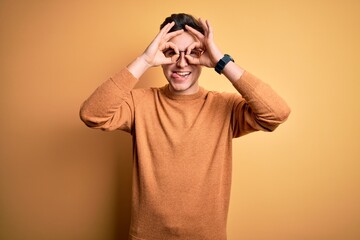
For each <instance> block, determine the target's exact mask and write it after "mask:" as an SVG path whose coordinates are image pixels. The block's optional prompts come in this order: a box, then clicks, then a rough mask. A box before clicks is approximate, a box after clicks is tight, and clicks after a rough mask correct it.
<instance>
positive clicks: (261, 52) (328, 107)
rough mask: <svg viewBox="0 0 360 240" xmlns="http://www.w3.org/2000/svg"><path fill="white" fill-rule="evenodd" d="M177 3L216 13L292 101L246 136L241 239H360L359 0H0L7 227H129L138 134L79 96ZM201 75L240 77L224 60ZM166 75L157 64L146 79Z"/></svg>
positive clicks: (24, 232) (234, 229)
mask: <svg viewBox="0 0 360 240" xmlns="http://www.w3.org/2000/svg"><path fill="white" fill-rule="evenodd" d="M173 12H187V13H192V14H194V15H195V16H197V17H203V18H206V19H209V20H210V22H211V23H212V25H213V27H214V30H215V41H216V43H217V44H218V46H219V47H220V48H221V49H222V50H223V52H226V53H229V54H231V55H232V56H233V57H234V58H235V60H236V62H237V63H238V64H239V65H241V66H242V67H244V68H245V69H247V70H248V71H250V72H251V73H253V74H255V75H257V76H258V77H260V78H261V79H263V80H264V81H265V82H267V83H269V84H270V85H271V86H272V87H273V88H274V89H275V90H276V91H277V92H278V93H279V94H280V95H281V96H283V97H284V98H285V99H286V101H287V102H288V104H289V105H290V106H291V108H292V114H291V115H290V118H289V119H288V121H287V122H286V123H285V124H284V125H282V126H280V127H279V128H278V129H277V130H276V131H275V132H274V133H261V132H259V133H254V134H251V135H248V136H245V137H243V138H240V139H236V140H234V161H233V162H234V164H233V166H234V169H233V186H232V195H231V204H230V213H229V221H228V236H229V239H230V240H241V239H244V240H272V239H274V240H282V239H284V240H289V239H291V240H296V239H299V240H304V239H306V240H322V239H324V240H332V239H336V240H343V239H346V240H356V239H360V173H359V170H360V163H359V160H360V144H359V143H360V140H359V137H360V135H359V133H360V127H359V125H360V124H359V118H360V94H359V91H360V82H359V80H360V66H359V65H360V64H359V63H360V1H357V0H353V1H351V0H341V1H340V0H338V1H333V0H328V1H325V0H311V1H310V0H301V1H300V0H298V1H291V0H290V1H285V0H271V1H270V0H269V1H265V0H227V1H218V0H217V1H210V0H208V1H194V0H192V1H187V0H182V1H159V0H152V1H147V0H146V1H145V0H142V1H140V0H139V1H136V0H133V1H100V0H99V1H67V0H64V1H55V0H54V1H51V0H50V1H45V0H44V1H41V0H38V1H35V0H34V1H10V0H3V1H0V34H1V35H0V83H1V87H0V91H1V92H0V98H1V100H0V107H1V115H0V123H1V125H0V128H1V133H0V136H1V139H0V143H1V145H0V146H1V149H0V150H1V151H0V159H1V161H0V239H4V240H17V239H27V240H29V239H31V240H32V239H37V240H38V239H45V240H82V239H83V240H112V239H126V235H127V231H128V225H129V217H130V216H129V214H130V212H129V207H130V191H131V186H130V184H131V153H132V150H131V137H130V136H129V135H127V134H126V133H123V132H119V131H117V132H112V133H105V132H101V131H95V130H90V129H88V128H86V127H85V125H83V123H82V122H80V119H79V117H78V110H79V106H80V104H81V103H82V101H83V100H84V99H85V98H86V97H87V96H88V95H89V94H90V93H91V92H92V91H93V90H94V89H95V88H96V87H97V86H98V85H99V84H100V83H101V82H103V81H104V80H106V79H107V78H108V77H109V76H110V75H113V74H114V73H115V72H117V71H118V70H120V69H121V68H122V67H124V66H126V64H127V63H129V62H130V61H131V60H132V59H134V58H135V57H136V56H138V55H139V54H140V53H141V52H142V51H143V50H144V49H145V47H146V46H147V45H148V43H149V42H150V41H151V40H152V39H153V37H154V36H155V35H156V33H157V32H158V28H159V25H160V23H161V22H162V21H163V19H164V18H165V17H167V16H168V15H169V14H171V13H173ZM200 83H201V84H202V85H203V86H204V87H206V88H208V89H215V90H218V91H234V89H233V87H232V86H231V84H229V82H228V81H227V80H226V78H224V77H223V76H218V75H217V74H216V73H215V72H214V71H213V70H212V69H211V70H210V69H204V71H203V74H202V77H201V79H200ZM163 84H165V80H164V78H163V76H162V73H161V70H160V69H159V68H156V69H151V70H149V71H148V72H147V73H146V74H145V76H144V77H143V78H142V80H141V83H140V84H139V85H138V86H139V87H140V86H142V87H143V86H162V85H163ZM204 144H205V143H204Z"/></svg>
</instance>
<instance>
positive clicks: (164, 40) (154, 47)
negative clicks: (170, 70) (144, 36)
mask: <svg viewBox="0 0 360 240" xmlns="http://www.w3.org/2000/svg"><path fill="white" fill-rule="evenodd" d="M174 25H175V22H172V23H168V24H167V25H165V26H164V27H163V28H162V29H161V31H160V32H159V33H158V35H157V36H156V37H155V39H154V40H153V41H152V42H151V44H150V45H149V46H148V47H147V48H146V50H145V52H144V53H143V55H142V57H143V58H144V60H145V61H146V62H147V63H148V64H149V66H150V67H155V66H159V65H162V64H170V63H174V62H176V58H175V57H166V56H165V55H164V53H163V51H164V50H166V49H169V48H171V49H173V50H174V51H175V53H176V54H179V50H178V48H177V47H176V45H175V44H173V43H172V42H169V40H170V39H171V38H173V37H175V36H177V35H180V34H181V33H183V32H184V30H183V29H181V30H177V31H174V32H171V33H169V31H170V29H171V28H172V27H173V26H174Z"/></svg>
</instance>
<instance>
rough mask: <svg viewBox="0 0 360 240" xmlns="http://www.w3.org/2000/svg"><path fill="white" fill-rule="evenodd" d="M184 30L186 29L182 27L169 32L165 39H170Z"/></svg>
mask: <svg viewBox="0 0 360 240" xmlns="http://www.w3.org/2000/svg"><path fill="white" fill-rule="evenodd" d="M183 32H184V29H180V30H176V31H174V32H171V33H167V34H166V35H165V36H164V37H163V39H164V40H165V41H169V40H170V39H171V38H173V37H176V36H178V35H180V34H182V33H183Z"/></svg>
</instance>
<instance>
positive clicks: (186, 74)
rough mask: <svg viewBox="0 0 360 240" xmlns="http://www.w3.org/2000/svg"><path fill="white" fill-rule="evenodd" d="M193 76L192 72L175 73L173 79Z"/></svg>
mask: <svg viewBox="0 0 360 240" xmlns="http://www.w3.org/2000/svg"><path fill="white" fill-rule="evenodd" d="M190 74H191V72H188V71H182V72H173V73H172V75H171V76H172V77H173V78H186V77H188V76H189V75H190Z"/></svg>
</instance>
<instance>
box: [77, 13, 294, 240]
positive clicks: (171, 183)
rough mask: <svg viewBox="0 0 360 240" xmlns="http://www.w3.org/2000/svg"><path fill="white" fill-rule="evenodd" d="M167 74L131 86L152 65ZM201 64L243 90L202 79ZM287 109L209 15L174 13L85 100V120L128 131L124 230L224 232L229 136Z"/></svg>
mask: <svg viewBox="0 0 360 240" xmlns="http://www.w3.org/2000/svg"><path fill="white" fill-rule="evenodd" d="M159 65H161V66H162V69H163V72H164V76H165V77H166V79H167V81H168V84H167V85H166V86H164V87H162V88H151V89H133V87H134V85H135V84H136V83H137V81H138V79H139V78H140V77H141V76H142V74H143V73H144V72H145V71H146V70H147V69H149V68H150V67H155V66H159ZM202 66H205V67H209V68H215V70H216V71H217V72H218V73H220V74H224V75H225V76H226V78H227V79H228V80H229V81H230V82H231V83H232V84H233V86H234V87H235V89H236V90H237V91H238V92H239V93H240V94H238V93H236V94H235V93H218V92H215V91H207V90H205V89H203V88H202V87H200V86H199V82H198V79H199V76H200V73H201V68H202ZM289 113H290V109H289V107H288V106H287V105H286V103H285V102H284V101H283V100H282V99H281V98H280V97H279V96H278V95H277V94H276V93H275V92H274V91H273V90H272V89H271V88H270V87H269V86H268V85H266V84H265V83H263V82H262V81H261V80H259V79H257V78H256V77H254V76H253V75H251V74H250V73H248V72H247V71H244V70H243V69H242V68H241V67H239V66H238V65H237V64H235V63H234V61H233V60H232V58H231V57H230V56H229V55H224V54H223V53H222V52H221V51H220V50H219V48H218V47H217V46H216V44H215V43H214V41H213V30H212V28H211V25H210V23H209V22H208V21H204V20H202V19H199V20H198V21H197V20H196V19H195V18H193V17H192V16H191V15H188V14H173V15H171V16H170V17H168V18H166V19H165V22H164V23H163V24H162V25H161V30H160V32H159V33H158V34H157V36H156V37H155V39H154V40H153V41H152V42H151V44H150V45H149V46H148V47H147V49H146V50H145V51H144V53H143V54H141V55H140V56H139V57H138V58H137V59H135V60H134V61H132V62H131V63H130V64H129V65H128V66H127V68H124V69H122V70H121V71H120V72H119V73H118V74H116V75H115V76H114V77H112V78H110V79H109V80H107V81H106V82H104V83H103V84H102V85H101V86H100V87H99V88H97V89H96V91H95V92H94V93H93V94H92V95H91V96H90V97H89V98H88V99H87V100H86V101H85V102H84V103H83V105H82V107H81V111H80V116H81V119H82V120H83V121H84V122H85V123H86V125H87V126H89V127H92V128H100V129H103V130H115V129H120V130H124V131H127V132H129V133H131V134H132V136H133V140H134V141H133V143H134V145H133V147H134V162H133V168H134V174H133V193H132V194H133V198H132V218H131V226H130V234H129V239H134V240H135V239H136V240H138V239H142V240H144V239H146V240H158V239H166V240H171V239H191V240H196V239H211V240H222V239H226V219H227V212H228V206H229V197H230V185H231V159H232V148H231V142H232V139H233V138H236V137H240V136H243V135H245V134H247V133H250V132H254V131H258V130H263V131H273V130H274V129H275V128H276V127H277V126H278V125H279V124H281V123H282V122H284V121H285V120H286V119H287V117H288V115H289Z"/></svg>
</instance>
